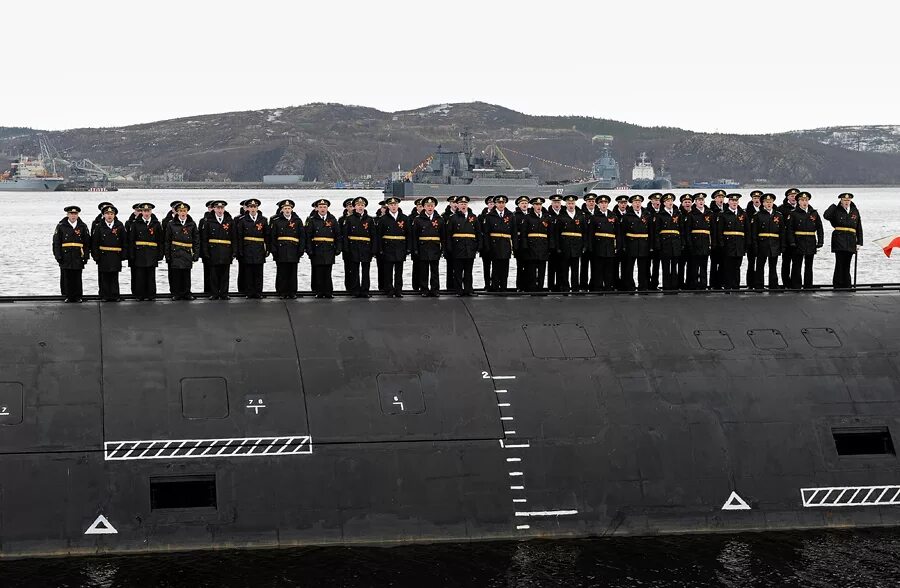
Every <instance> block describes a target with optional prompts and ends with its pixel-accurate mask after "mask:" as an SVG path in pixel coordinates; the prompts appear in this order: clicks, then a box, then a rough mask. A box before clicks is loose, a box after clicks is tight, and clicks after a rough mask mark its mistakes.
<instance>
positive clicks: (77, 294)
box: [60, 269, 84, 300]
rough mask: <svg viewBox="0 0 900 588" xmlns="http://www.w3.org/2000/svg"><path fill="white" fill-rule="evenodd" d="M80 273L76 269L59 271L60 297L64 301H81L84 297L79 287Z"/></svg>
mask: <svg viewBox="0 0 900 588" xmlns="http://www.w3.org/2000/svg"><path fill="white" fill-rule="evenodd" d="M81 272H82V270H80V269H77V270H74V269H61V270H60V280H61V282H62V295H63V296H65V297H66V300H81V297H82V296H83V295H84V292H83V290H82V286H81Z"/></svg>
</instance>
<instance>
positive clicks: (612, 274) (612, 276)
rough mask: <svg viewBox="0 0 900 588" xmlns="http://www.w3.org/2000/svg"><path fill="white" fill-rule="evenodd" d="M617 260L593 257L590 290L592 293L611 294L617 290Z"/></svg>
mask: <svg viewBox="0 0 900 588" xmlns="http://www.w3.org/2000/svg"><path fill="white" fill-rule="evenodd" d="M616 266H617V264H616V258H615V257H592V258H591V280H590V283H589V284H588V288H589V289H590V291H591V292H601V291H603V292H610V291H612V290H615V289H616Z"/></svg>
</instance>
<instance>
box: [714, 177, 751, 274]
mask: <svg viewBox="0 0 900 588" xmlns="http://www.w3.org/2000/svg"><path fill="white" fill-rule="evenodd" d="M740 198H741V195H740V194H729V195H728V206H726V207H725V210H724V211H723V212H721V213H719V215H718V220H717V222H716V237H717V239H718V241H719V250H720V251H721V255H722V285H723V286H724V288H725V289H726V290H737V289H738V288H740V287H741V262H742V261H744V254H745V253H746V243H747V230H748V228H749V225H748V222H747V221H748V219H747V213H746V212H744V210H743V209H742V208H741V207H740V206H739V205H738V201H739V200H740Z"/></svg>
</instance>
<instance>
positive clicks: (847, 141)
mask: <svg viewBox="0 0 900 588" xmlns="http://www.w3.org/2000/svg"><path fill="white" fill-rule="evenodd" d="M787 134H788V135H789V136H792V137H797V138H801V139H811V140H813V141H816V142H818V143H822V144H824V145H833V146H835V147H841V148H843V149H850V150H852V151H867V152H870V153H900V125H865V126H851V127H823V128H820V129H810V130H806V131H792V132H790V133H787Z"/></svg>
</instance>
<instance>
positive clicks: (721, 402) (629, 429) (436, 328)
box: [0, 292, 900, 557]
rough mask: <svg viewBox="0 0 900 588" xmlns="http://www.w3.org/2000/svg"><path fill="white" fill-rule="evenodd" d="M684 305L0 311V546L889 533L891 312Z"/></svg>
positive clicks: (762, 304)
mask: <svg viewBox="0 0 900 588" xmlns="http://www.w3.org/2000/svg"><path fill="white" fill-rule="evenodd" d="M696 296H697V295H695V294H682V295H676V296H663V295H652V296H631V295H622V296H617V295H612V296H604V297H602V298H601V297H595V296H579V297H567V298H560V297H556V296H552V295H551V296H544V297H515V296H510V297H489V296H481V297H478V298H475V299H457V298H453V299H447V298H443V299H437V300H435V299H421V298H415V299H414V298H411V297H407V298H404V299H403V300H401V301H396V300H388V299H373V300H369V301H359V300H355V299H351V298H346V299H336V300H332V301H327V302H320V301H314V300H311V299H302V300H294V301H282V300H273V299H268V300H263V301H244V300H232V301H230V302H211V301H203V302H195V303H190V304H188V303H184V302H167V301H157V302H156V303H154V304H143V303H139V302H124V303H120V304H103V305H101V304H100V303H97V302H91V303H87V304H81V305H66V304H61V303H57V302H43V301H34V300H22V299H20V300H4V301H3V313H2V318H0V325H2V329H3V332H4V336H3V337H2V338H0V373H2V374H3V377H2V380H3V381H2V382H0V408H2V410H0V468H2V471H3V476H2V477H0V537H2V541H0V557H23V556H40V555H73V554H97V553H127V552H164V551H173V550H191V549H225V548H256V547H276V546H295V545H327V544H357V543H367V544H376V545H391V544H398V543H417V542H423V543H429V542H435V541H471V540H489V539H528V538H538V537H541V538H551V537H554V538H563V537H591V536H611V535H614V536H618V535H656V534H662V533H707V532H735V531H762V530H788V529H809V528H836V527H840V528H846V527H865V526H896V525H898V524H900V509H898V508H897V506H895V505H896V504H898V503H900V463H898V460H897V456H896V455H895V452H894V451H893V447H894V444H895V443H894V444H891V445H888V444H886V443H885V444H883V445H882V447H883V448H884V449H885V450H884V451H870V453H874V454H866V455H859V454H857V455H848V454H846V452H844V453H843V454H842V452H841V451H840V447H841V445H840V444H839V443H838V442H837V436H838V435H843V436H844V438H845V439H846V437H847V436H848V435H849V436H851V437H852V436H853V435H855V434H858V435H860V439H862V438H863V437H865V436H867V435H868V436H869V437H871V436H872V435H873V434H874V435H881V436H882V438H883V437H884V436H885V435H888V436H889V435H890V434H891V433H893V434H897V431H898V430H900V378H898V373H900V337H898V327H897V321H896V320H895V317H896V316H897V314H898V313H900V296H898V294H896V293H893V292H882V293H856V294H852V293H803V294H790V293H782V294H775V295H767V294H755V293H746V294H737V293H735V294H731V295H727V296H726V295H723V294H717V293H711V294H709V295H708V297H707V298H706V299H704V300H703V301H702V304H703V311H702V312H691V311H690V309H693V308H697V307H696V304H697V302H698V300H697V297H696ZM735 303H737V304H739V305H740V308H741V312H739V313H735V312H733V308H734V305H735ZM848 309H850V310H849V311H848ZM548 316H552V317H553V319H552V321H550V322H548V321H547V317H548ZM398 325H402V328H398ZM869 437H866V438H867V439H868V438H869ZM851 445H852V444H851ZM875 445H878V444H877V443H876V444H875ZM844 447H847V445H846V440H845V441H844ZM866 447H868V448H870V449H871V448H872V445H871V444H869V445H866ZM888 448H889V449H890V451H887V449H888ZM874 449H876V450H877V449H878V447H875V448H874ZM851 453H852V452H851ZM835 488H837V489H838V490H836V491H829V489H835ZM873 488H874V489H873Z"/></svg>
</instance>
